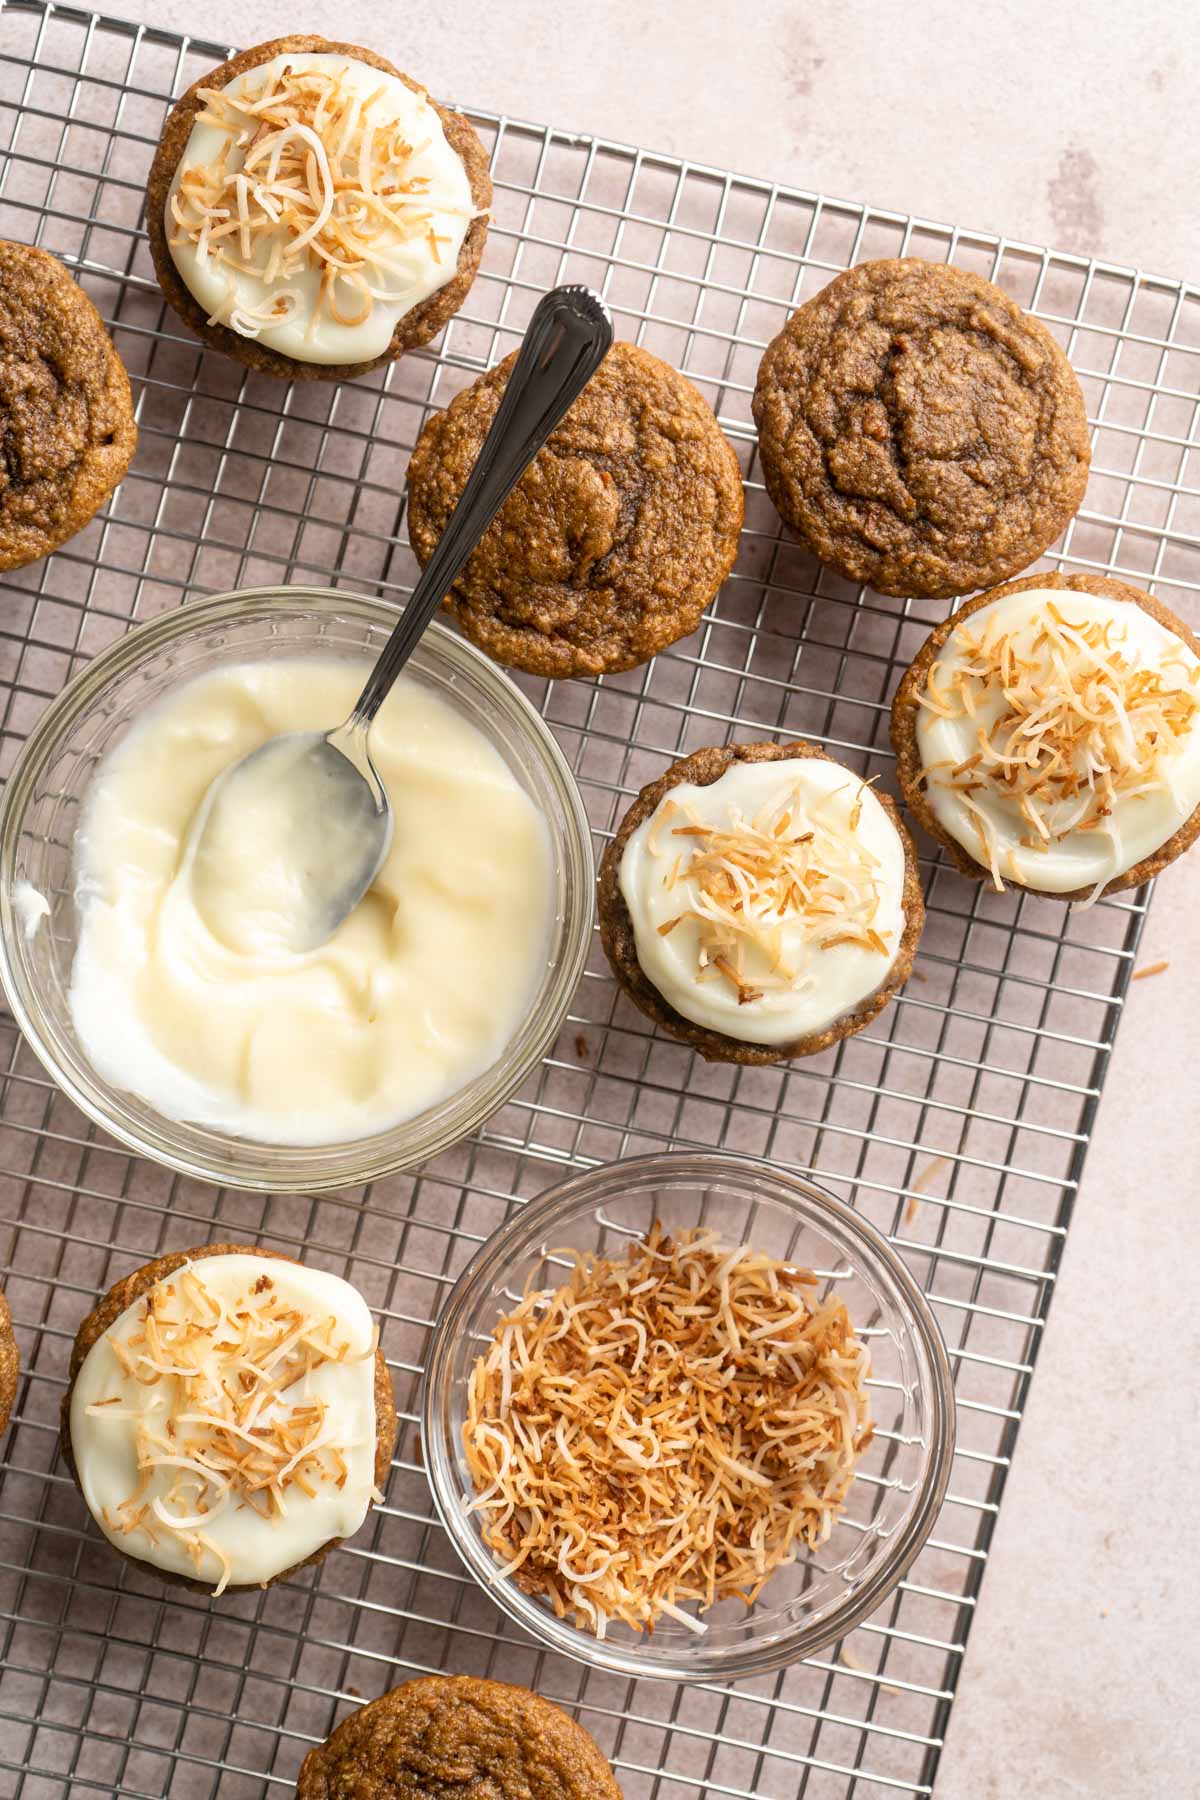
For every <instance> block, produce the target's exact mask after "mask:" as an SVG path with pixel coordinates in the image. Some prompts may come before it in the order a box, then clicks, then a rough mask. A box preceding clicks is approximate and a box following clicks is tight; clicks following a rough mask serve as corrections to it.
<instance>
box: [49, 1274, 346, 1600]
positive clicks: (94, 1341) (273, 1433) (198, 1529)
mask: <svg viewBox="0 0 1200 1800" xmlns="http://www.w3.org/2000/svg"><path fill="white" fill-rule="evenodd" d="M72 1376H73V1379H72V1386H71V1389H70V1393H69V1410H68V1427H69V1448H70V1456H71V1459H72V1462H73V1464H74V1469H75V1473H76V1477H77V1479H78V1482H79V1486H80V1489H81V1491H82V1493H83V1497H84V1499H85V1500H86V1502H87V1505H88V1509H89V1511H90V1512H91V1513H92V1516H93V1517H94V1518H95V1519H96V1521H97V1523H98V1524H99V1525H100V1527H101V1529H102V1531H103V1532H104V1534H105V1536H106V1537H107V1538H108V1539H109V1541H110V1542H111V1543H113V1544H114V1545H115V1546H116V1548H117V1549H119V1550H121V1551H123V1552H124V1553H125V1554H126V1555H128V1556H133V1557H136V1558H137V1559H138V1560H140V1561H143V1562H148V1563H152V1564H153V1565H154V1566H155V1567H157V1568H160V1569H162V1570H163V1571H164V1572H166V1573H167V1574H169V1575H173V1576H183V1577H186V1578H187V1579H190V1580H196V1581H203V1582H205V1583H211V1584H212V1585H213V1587H214V1591H215V1592H216V1593H221V1592H222V1591H223V1590H224V1589H225V1588H226V1587H228V1586H233V1587H248V1586H254V1585H258V1584H260V1583H265V1582H267V1581H270V1580H273V1579H274V1578H275V1577H276V1576H277V1575H279V1574H281V1573H283V1572H284V1571H286V1570H288V1569H291V1568H294V1567H296V1566H297V1565H298V1564H300V1563H302V1562H304V1561H305V1560H307V1558H308V1557H310V1556H312V1555H313V1554H314V1553H315V1552H317V1551H319V1550H321V1549H322V1548H324V1547H326V1546H328V1545H329V1544H330V1543H332V1542H335V1541H336V1540H338V1539H339V1538H342V1537H348V1536H349V1535H350V1534H351V1533H352V1532H355V1531H357V1530H358V1528H359V1526H360V1525H361V1524H362V1522H363V1519H364V1517H365V1516H366V1512H367V1509H368V1507H369V1505H370V1502H371V1499H372V1497H373V1495H374V1493H375V1467H376V1447H377V1418H376V1366H375V1331H374V1326H373V1323H372V1320H371V1315H370V1313H369V1311H368V1309H367V1305H366V1302H365V1301H364V1300H363V1298H362V1296H361V1295H360V1294H359V1293H358V1292H357V1290H356V1289H355V1288H353V1287H351V1286H350V1284H349V1283H348V1282H346V1281H342V1280H341V1279H340V1278H339V1277H338V1276H336V1275H331V1274H329V1273H327V1272H326V1271H325V1270H322V1269H308V1268H305V1267H303V1266H302V1265H301V1264H299V1263H296V1262H293V1261H291V1260H290V1259H289V1258H286V1257H274V1256H270V1255H266V1254H264V1253H262V1252H259V1251H256V1250H254V1249H251V1248H244V1249H243V1248H238V1247H230V1248H228V1249H226V1248H225V1247H223V1246H216V1247H214V1248H212V1249H202V1250H196V1251H190V1252H187V1253H186V1254H185V1255H181V1256H173V1257H165V1258H162V1259H160V1261H159V1262H158V1263H151V1264H147V1265H146V1268H145V1269H142V1270H138V1271H137V1273H136V1275H135V1276H133V1277H131V1278H130V1279H129V1281H127V1282H125V1283H122V1284H120V1285H119V1287H118V1288H116V1289H114V1290H113V1292H112V1293H111V1294H109V1295H108V1296H107V1297H106V1299H105V1300H104V1301H102V1302H101V1304H100V1306H99V1307H98V1308H97V1309H96V1311H95V1312H93V1313H92V1314H91V1315H90V1316H89V1318H88V1319H87V1320H86V1321H85V1322H84V1325H83V1327H82V1328H81V1331H80V1334H79V1338H78V1339H77V1341H76V1346H75V1353H74V1356H73V1358H72Z"/></svg>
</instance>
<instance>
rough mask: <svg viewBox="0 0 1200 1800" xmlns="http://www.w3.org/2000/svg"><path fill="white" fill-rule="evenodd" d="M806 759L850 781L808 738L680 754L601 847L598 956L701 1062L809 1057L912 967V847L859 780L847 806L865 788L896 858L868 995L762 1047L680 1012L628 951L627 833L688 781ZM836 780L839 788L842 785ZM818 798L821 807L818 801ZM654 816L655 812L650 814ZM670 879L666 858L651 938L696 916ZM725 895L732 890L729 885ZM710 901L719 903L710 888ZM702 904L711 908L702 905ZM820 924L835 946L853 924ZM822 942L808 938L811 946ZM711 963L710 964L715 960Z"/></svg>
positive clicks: (682, 833)
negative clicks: (664, 895)
mask: <svg viewBox="0 0 1200 1800" xmlns="http://www.w3.org/2000/svg"><path fill="white" fill-rule="evenodd" d="M809 760H812V761H818V762H820V763H821V764H823V765H828V767H829V768H830V769H831V770H833V771H837V772H838V773H840V774H844V775H846V776H847V780H848V782H849V781H855V780H857V778H856V777H854V776H852V775H850V772H849V771H848V770H844V769H842V768H841V765H840V764H838V763H837V762H835V761H834V759H833V758H832V757H830V756H826V754H825V752H824V751H823V750H819V749H817V747H816V746H815V745H814V744H806V743H802V742H796V743H792V744H773V743H762V744H727V745H725V746H724V747H722V748H719V749H706V750H696V751H694V752H693V753H692V755H691V756H685V757H684V758H683V760H682V761H681V762H677V763H675V764H674V765H673V766H672V767H671V768H669V769H668V770H667V772H666V774H665V775H661V776H660V777H659V779H658V780H657V781H653V782H651V783H650V784H649V785H648V786H647V787H644V788H643V789H642V791H641V793H640V794H639V795H638V797H637V799H636V800H635V801H634V803H633V805H632V806H631V807H630V808H629V811H628V812H627V813H626V814H625V817H624V818H623V819H622V821H621V823H620V825H619V827H618V829H617V832H616V835H615V836H614V837H613V839H612V841H611V842H610V843H609V844H608V846H607V848H606V849H605V852H604V856H603V858H602V860H601V863H600V876H599V915H600V940H601V942H602V944H603V945H604V950H605V953H606V955H607V957H608V960H609V962H610V963H611V964H612V968H613V973H614V974H615V975H616V977H617V980H618V981H619V982H620V984H621V986H622V987H623V988H624V990H625V992H626V993H627V994H628V995H629V998H630V999H631V1000H632V1001H633V1003H634V1005H635V1006H637V1007H639V1008H640V1009H641V1011H642V1012H644V1013H645V1014H646V1016H647V1018H649V1019H652V1020H653V1021H654V1023H655V1024H656V1025H658V1026H660V1027H661V1028H662V1029H663V1030H664V1031H666V1032H668V1033H669V1034H670V1036H671V1037H674V1038H679V1039H680V1040H681V1041H682V1042H683V1043H685V1044H690V1045H691V1046H692V1048H693V1049H695V1050H698V1051H699V1053H700V1055H701V1056H703V1057H704V1058H705V1060H706V1061H708V1062H736V1063H754V1064H765V1063H775V1062H783V1061H786V1060H788V1059H790V1058H792V1057H797V1056H814V1055H816V1054H817V1053H818V1052H819V1051H821V1050H827V1049H828V1048H829V1047H830V1045H831V1044H835V1043H837V1042H838V1041H839V1039H841V1038H845V1037H850V1036H852V1035H853V1034H854V1033H855V1032H857V1031H861V1030H862V1029H863V1027H864V1026H865V1025H869V1024H870V1023H871V1020H872V1019H874V1018H876V1017H877V1016H878V1014H879V1013H880V1012H882V1011H883V1008H884V1007H885V1006H886V1005H887V1003H888V1001H889V1000H891V999H892V998H893V997H894V995H895V994H897V993H898V992H899V990H900V989H901V988H902V987H903V986H904V984H905V982H906V981H907V980H908V977H909V974H910V972H911V970H912V962H913V956H914V954H915V952H916V948H917V943H918V940H919V939H920V936H921V929H922V926H923V924H924V919H925V907H924V900H923V897H922V893H921V881H920V875H919V871H918V868H917V858H916V852H915V850H914V848H913V844H912V840H911V838H910V837H909V835H908V832H907V831H906V830H905V828H904V824H903V821H902V820H901V818H900V813H899V810H898V809H897V807H896V806H895V804H894V802H893V801H892V800H890V799H889V798H888V796H887V795H886V794H876V793H875V792H874V790H868V789H867V788H866V784H864V783H861V782H859V783H858V789H857V792H858V794H859V796H860V799H859V800H858V801H857V802H856V806H857V807H858V808H859V809H861V807H862V805H864V804H866V802H863V801H862V800H861V795H862V794H863V793H864V792H869V793H870V797H871V802H872V803H874V802H876V801H877V802H878V805H879V807H880V808H881V809H882V814H881V818H882V820H883V822H884V824H885V825H886V826H890V827H891V829H893V830H894V832H895V835H896V838H897V839H898V841H899V849H900V852H901V855H900V856H899V857H898V858H896V859H895V861H896V865H897V868H898V880H897V881H896V883H895V886H896V892H895V894H894V896H893V901H894V904H895V906H896V907H897V908H898V910H899V911H900V913H901V914H902V923H901V926H900V930H899V932H898V934H897V937H896V942H895V948H894V951H893V952H892V955H891V958H890V961H888V962H886V963H885V962H884V961H883V958H882V956H881V958H880V965H879V966H880V968H881V970H882V974H881V978H880V979H879V981H878V982H877V983H876V984H875V985H874V986H873V987H871V988H870V990H869V991H867V992H865V993H860V994H859V995H857V996H856V997H855V998H853V1000H852V1001H851V1002H850V1003H849V1004H848V1005H847V1006H846V1007H845V1008H844V1010H840V1011H838V1013H837V1015H836V1016H835V1017H833V1018H832V1019H830V1020H829V1021H828V1022H827V1023H824V1024H821V1025H820V1026H819V1027H817V1028H814V1029H810V1030H807V1031H805V1032H803V1033H802V1034H800V1035H796V1036H794V1037H791V1038H784V1039H782V1040H781V1041H777V1042H773V1043H764V1042H756V1041H753V1040H752V1039H750V1038H741V1037H738V1036H736V1035H734V1034H733V1033H731V1032H728V1031H725V1030H723V1029H716V1028H714V1027H713V1026H712V1025H711V1024H709V1023H704V1022H700V1021H697V1020H696V1019H694V1018H689V1017H685V1016H684V1014H683V1013H682V1012H680V1011H679V1010H677V1008H676V1007H675V1006H674V1005H673V1004H672V1002H671V1001H670V1000H669V999H668V998H667V997H666V996H665V995H664V994H663V993H662V992H661V991H660V989H659V988H658V987H657V986H656V985H655V984H654V982H653V981H652V980H651V979H650V978H649V976H648V975H647V973H646V971H645V969H644V968H643V966H642V963H641V960H640V958H639V954H638V939H637V933H636V930H635V925H634V920H633V917H632V915H631V913H630V909H629V905H628V902H627V900H626V897H625V894H624V892H623V891H622V885H621V865H622V862H623V859H624V857H625V853H626V849H627V847H628V846H629V843H630V840H631V838H633V836H634V834H635V833H636V832H638V830H639V828H640V827H641V826H642V825H644V824H646V822H647V821H648V820H650V819H651V818H653V817H654V815H655V814H656V813H657V812H658V809H659V807H660V806H662V805H663V803H664V802H665V801H667V800H668V799H669V797H670V796H671V794H672V791H673V790H674V789H676V788H679V787H680V786H682V785H684V784H692V785H694V786H696V787H700V788H707V787H711V786H712V785H713V784H714V783H715V782H717V781H719V780H720V779H721V777H722V776H724V775H725V774H726V773H727V772H728V771H729V770H731V769H734V768H737V767H738V766H739V765H745V764H755V763H777V762H806V761H809ZM826 785H828V784H826ZM841 785H842V786H845V785H846V784H841ZM821 804H822V805H823V804H824V802H821ZM662 816H663V815H660V817H662ZM860 821H861V810H860V811H859V817H858V818H857V819H856V818H855V814H854V812H853V811H852V812H851V813H850V820H849V829H850V835H853V833H854V831H855V829H856V828H857V826H858V825H859V823H860ZM795 823H796V820H795V819H794V818H793V816H792V813H791V809H790V807H789V811H788V812H786V813H784V814H783V815H781V817H779V818H775V817H773V818H772V819H770V820H768V821H767V823H766V825H765V826H764V827H763V828H762V830H761V831H760V832H759V833H758V838H759V842H760V843H761V841H762V839H764V838H765V839H766V840H767V842H768V844H769V842H770V840H771V839H772V838H774V839H776V840H782V841H783V842H784V843H785V844H786V842H787V833H788V831H789V829H790V828H791V827H792V826H794V824H795ZM662 829H663V830H664V831H665V832H667V833H668V835H670V834H672V832H674V833H676V834H677V835H678V836H679V837H680V838H681V839H682V840H683V842H684V843H685V844H688V845H689V846H690V844H691V843H693V842H697V841H698V842H699V843H700V844H701V846H702V848H703V849H704V850H705V851H706V852H707V851H709V849H710V847H711V846H712V844H713V841H714V834H713V832H711V831H708V832H706V833H705V832H698V830H697V827H696V825H695V824H693V823H691V822H687V823H685V824H683V825H682V826H679V827H676V828H672V827H671V825H670V819H669V818H666V817H664V822H663V827H662ZM835 829H837V830H838V831H839V832H840V830H841V827H840V826H836V827H835ZM811 835H812V833H811V831H809V833H808V836H809V837H811ZM794 841H795V842H797V843H799V844H804V843H805V842H807V837H806V836H804V835H801V836H800V837H798V838H795V840H794ZM716 847H717V848H718V850H719V851H720V852H721V853H722V854H728V852H729V850H730V848H731V846H729V845H728V844H727V843H724V842H721V843H718V844H717V846H716ZM824 848H825V846H824V844H822V843H820V842H819V843H818V844H817V845H816V850H817V852H823V850H824ZM673 854H674V853H673V852H672V855H673ZM756 856H757V851H756V849H755V847H754V846H753V845H750V846H749V847H748V848H747V847H738V848H737V862H738V864H739V866H740V867H742V868H744V869H746V870H748V871H750V872H751V879H752V881H754V880H757V879H758V876H757V874H756V873H755V864H756ZM682 873H683V877H684V879H685V881H686V880H687V879H688V877H689V871H688V870H686V869H685V870H683V872H682ZM679 876H680V869H679V866H678V863H676V864H675V866H674V867H673V868H672V869H671V870H670V871H669V872H668V874H667V876H666V878H665V885H666V886H667V887H668V888H669V889H671V890H672V891H673V892H677V893H679V894H680V897H679V899H678V900H672V902H671V905H670V908H669V910H670V911H672V912H675V911H676V910H678V912H679V915H680V918H679V919H675V920H671V919H667V920H665V921H664V922H663V924H661V925H658V926H657V927H656V930H657V933H658V935H659V936H662V937H667V936H669V935H671V934H672V933H673V932H674V930H675V928H676V926H677V925H678V923H680V922H681V920H682V919H683V918H686V917H693V918H695V917H697V916H698V915H697V914H695V913H689V912H688V904H689V896H688V895H687V894H686V893H683V892H681V891H680V887H681V884H680V882H679ZM806 877H807V879H808V882H809V886H810V891H811V895H812V898H813V901H814V904H815V906H816V908H817V910H818V912H819V911H820V910H822V909H824V910H827V911H829V910H833V909H835V908H836V906H837V900H836V898H830V897H829V896H823V895H822V893H821V891H820V883H821V880H822V877H821V874H820V871H819V870H816V869H809V870H807V871H804V872H802V874H801V879H805V878H806ZM791 878H792V875H791V871H788V870H783V871H781V875H780V878H779V880H780V886H779V888H777V889H776V890H775V892H776V894H778V893H779V892H780V891H782V892H783V894H785V895H787V893H788V888H789V883H790V881H791ZM771 879H774V877H771ZM881 879H882V877H881ZM730 891H731V892H732V884H731V887H730ZM795 896H796V890H795V889H793V890H792V892H791V898H790V901H789V902H788V905H789V907H792V906H794V902H795ZM707 898H708V900H709V902H710V903H711V901H712V894H711V893H710V894H709V896H708V897H707ZM717 900H718V903H719V900H720V896H719V892H718V895H717ZM735 904H736V902H735ZM710 910H712V908H711V904H710ZM781 911H782V909H781ZM785 916H786V915H785ZM830 923H832V924H833V925H834V932H833V934H831V935H832V937H833V943H832V944H831V946H830V947H835V945H836V943H837V942H839V941H843V933H845V934H846V936H847V937H848V935H849V932H850V930H851V929H855V930H857V929H859V928H858V927H852V926H851V922H850V920H849V919H848V918H847V919H840V918H834V919H831V920H830ZM646 936H647V938H648V939H649V927H647V931H646ZM649 941H653V940H649ZM823 947H824V946H822V945H821V944H820V943H819V942H818V948H823ZM780 954H781V953H780ZM713 966H714V967H715V966H716V964H715V960H714V964H713ZM723 975H724V978H725V979H726V980H728V981H730V982H734V981H735V975H736V971H735V970H733V969H732V968H727V969H725V970H724V971H723ZM701 979H703V977H701ZM752 980H753V977H751V976H749V975H747V976H745V977H744V981H745V985H746V987H747V988H749V989H750V990H751V991H750V992H749V994H748V995H744V994H743V991H742V983H741V982H740V981H737V982H735V985H736V986H737V988H738V992H737V1002H738V1005H737V1009H736V1011H735V1013H734V1016H735V1017H740V1016H741V1012H742V1010H743V1005H745V1010H746V1013H747V1018H748V1028H753V1011H754V1005H753V1003H754V1001H755V1000H756V999H761V998H762V996H761V994H756V993H754V992H753V989H752V986H751V983H752Z"/></svg>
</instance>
